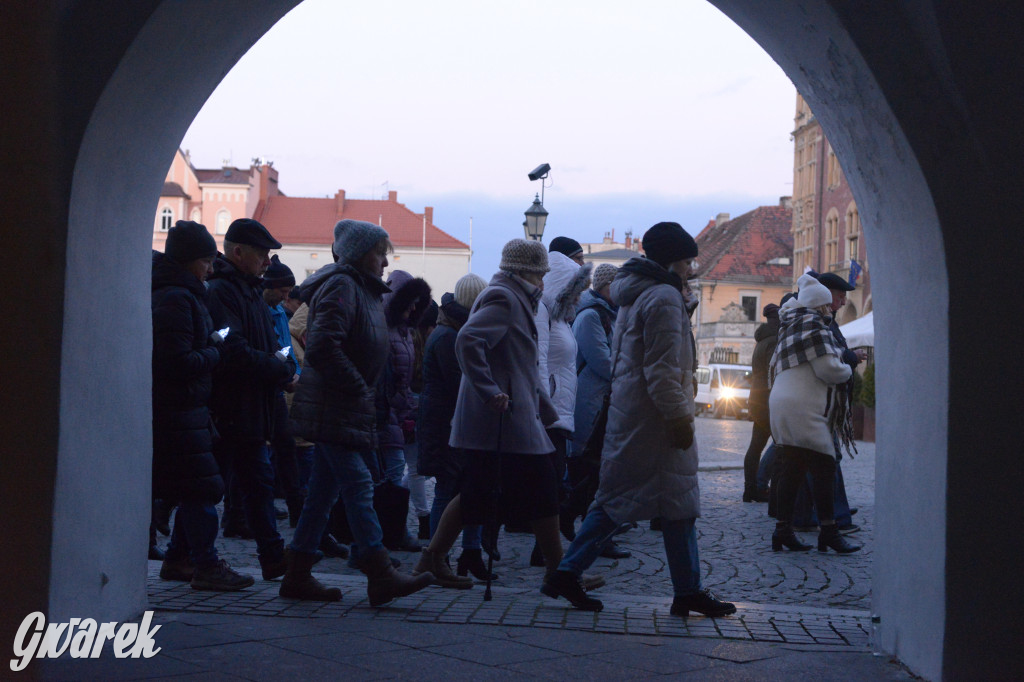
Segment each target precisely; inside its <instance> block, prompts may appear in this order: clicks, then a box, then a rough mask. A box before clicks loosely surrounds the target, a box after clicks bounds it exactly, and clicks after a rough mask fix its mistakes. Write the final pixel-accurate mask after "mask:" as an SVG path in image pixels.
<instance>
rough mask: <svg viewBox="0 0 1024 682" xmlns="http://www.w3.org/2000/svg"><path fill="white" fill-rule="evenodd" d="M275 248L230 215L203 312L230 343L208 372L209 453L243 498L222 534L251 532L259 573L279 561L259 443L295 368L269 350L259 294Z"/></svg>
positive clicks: (281, 567)
mask: <svg viewBox="0 0 1024 682" xmlns="http://www.w3.org/2000/svg"><path fill="white" fill-rule="evenodd" d="M279 248H281V244H280V242H278V241H277V240H276V239H274V238H273V237H272V236H271V235H270V232H268V231H267V228H265V227H264V226H263V225H261V224H260V223H258V222H257V221H255V220H251V219H248V218H242V219H239V220H236V221H234V222H233V223H231V226H230V227H229V228H228V231H227V234H225V235H224V255H223V256H218V257H217V260H216V261H215V262H214V264H213V276H211V277H210V315H211V316H212V317H213V323H214V327H215V328H216V329H222V328H224V327H228V328H230V332H229V333H228V336H227V339H226V340H225V343H226V344H227V345H228V346H230V347H231V348H232V351H233V352H232V353H231V354H230V360H229V361H227V362H224V363H222V365H221V366H220V367H219V368H218V371H217V373H216V374H215V375H214V382H213V401H212V407H213V418H214V424H215V426H216V427H217V430H218V431H219V432H220V436H221V440H220V441H219V442H218V443H217V445H216V447H215V453H216V454H217V459H218V461H219V462H220V463H221V471H222V472H224V473H225V476H226V478H228V481H227V484H228V487H229V488H230V487H231V486H236V487H237V488H238V490H240V492H241V493H242V496H241V497H242V503H243V506H244V517H243V514H242V509H239V508H238V505H237V504H232V505H231V508H230V510H228V509H225V517H226V522H225V529H224V534H225V535H228V536H234V535H239V536H245V535H248V534H249V533H251V537H254V538H255V539H256V548H257V553H258V555H259V560H260V566H261V567H262V569H263V578H264V580H272V579H274V578H277V577H280V576H282V575H284V572H285V568H286V566H285V562H284V540H283V539H282V538H281V535H280V534H279V533H278V532H277V518H276V512H275V510H274V470H273V468H272V467H271V465H270V459H269V454H268V451H267V448H266V447H265V445H266V443H267V441H268V440H271V439H272V437H273V425H274V402H275V399H276V396H277V394H278V393H279V392H280V391H281V390H282V389H290V387H291V386H292V385H293V384H292V382H293V381H294V375H295V365H294V363H293V362H292V361H291V360H290V359H288V360H281V359H279V358H278V357H276V356H275V353H276V352H277V351H278V350H279V349H280V347H281V345H280V343H279V342H278V339H277V335H276V334H275V332H274V325H273V322H272V320H271V317H270V309H269V308H268V307H267V304H266V303H265V302H264V300H263V286H262V285H263V280H262V277H263V274H264V273H265V272H266V271H267V268H268V267H269V266H270V258H269V253H270V249H279ZM229 498H230V495H226V496H225V506H226V507H227V504H228V500H229ZM235 499H236V502H237V498H235Z"/></svg>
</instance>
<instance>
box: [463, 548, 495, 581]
mask: <svg viewBox="0 0 1024 682" xmlns="http://www.w3.org/2000/svg"><path fill="white" fill-rule="evenodd" d="M455 568H456V572H457V573H458V574H459V575H460V576H463V575H466V574H467V573H472V574H473V577H474V578H476V579H477V580H480V581H486V580H487V579H488V578H487V564H485V563H484V558H483V555H482V554H481V551H480V550H479V549H463V550H462V554H461V555H459V560H458V561H457V562H455ZM490 579H491V580H497V579H498V574H497V573H491V574H490Z"/></svg>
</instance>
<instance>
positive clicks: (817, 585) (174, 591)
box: [149, 418, 874, 650]
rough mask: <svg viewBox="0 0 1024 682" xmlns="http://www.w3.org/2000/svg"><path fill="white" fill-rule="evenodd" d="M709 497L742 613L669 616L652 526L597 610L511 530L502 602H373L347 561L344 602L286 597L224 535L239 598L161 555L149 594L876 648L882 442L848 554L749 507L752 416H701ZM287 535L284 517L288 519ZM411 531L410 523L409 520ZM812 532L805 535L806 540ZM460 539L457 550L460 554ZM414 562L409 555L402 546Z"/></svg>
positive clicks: (708, 549) (468, 597) (714, 580)
mask: <svg viewBox="0 0 1024 682" xmlns="http://www.w3.org/2000/svg"><path fill="white" fill-rule="evenodd" d="M697 434H698V447H699V449H700V452H701V472H700V475H699V476H700V486H701V503H702V510H703V516H702V518H701V519H700V521H699V522H698V525H697V527H698V531H699V542H700V551H701V563H702V566H703V569H704V570H703V573H704V576H703V579H704V584H705V586H707V587H711V588H712V589H713V590H714V591H715V592H716V593H717V594H718V595H719V596H720V597H722V598H726V599H729V600H731V601H735V602H737V604H738V606H739V613H738V614H737V616H736V617H734V618H727V619H705V618H696V617H695V618H691V619H689V621H687V622H683V621H681V620H680V619H676V618H669V617H667V611H668V606H669V604H670V603H671V594H672V590H671V582H670V577H669V574H668V569H667V566H666V564H665V559H664V550H663V545H662V541H661V534H660V533H657V532H652V531H651V530H650V529H649V527H648V526H647V524H642V525H641V527H639V528H637V529H634V530H632V531H629V532H627V533H625V534H624V535H622V536H620V538H619V539H620V544H621V546H623V547H625V548H627V549H629V550H630V551H632V552H633V556H632V557H630V558H628V559H622V560H609V559H599V560H598V561H597V563H596V564H595V565H594V567H593V569H592V572H595V573H601V574H603V575H604V576H605V577H606V578H607V581H608V584H607V586H606V587H604V588H602V589H600V590H599V591H598V592H597V593H595V594H596V595H597V596H599V597H600V598H601V599H603V600H604V601H605V605H606V606H605V610H604V611H603V612H601V613H600V614H597V615H595V614H592V613H584V612H579V611H575V610H573V609H570V608H567V604H566V603H565V602H564V601H553V600H550V599H546V598H544V597H542V596H541V595H540V594H539V593H538V587H539V585H540V581H541V578H542V575H543V569H541V568H532V567H530V566H529V556H530V552H531V549H532V547H533V538H532V536H530V535H524V534H508V533H505V534H504V535H503V537H502V541H501V550H502V561H500V562H498V563H496V564H495V571H496V572H497V573H499V574H500V580H499V581H497V582H496V583H495V585H494V599H493V600H492V601H490V602H484V601H483V600H482V596H483V588H482V587H477V588H475V589H473V590H469V591H452V590H443V589H440V588H431V589H429V590H425V591H424V592H421V593H418V594H417V595H413V596H412V597H407V598H404V599H402V600H399V601H398V602H396V604H395V605H394V606H393V607H392V608H390V609H384V610H373V609H368V608H367V604H366V602H365V579H364V578H363V577H362V576H361V575H360V574H359V573H358V572H357V571H355V570H353V569H351V568H349V567H348V566H347V564H346V562H345V561H344V560H341V559H324V560H323V561H322V562H321V563H319V564H318V565H317V567H316V569H315V571H316V573H317V574H318V576H320V577H321V579H322V580H324V581H325V582H327V583H329V584H333V585H337V586H339V587H341V588H342V590H343V592H344V593H345V598H344V600H343V601H342V602H338V603H335V604H326V605H324V604H312V603H304V602H294V601H288V600H282V599H280V598H278V597H277V585H278V584H277V583H268V582H264V581H262V580H259V575H258V561H257V559H256V552H255V544H254V543H253V542H252V541H243V540H237V539H227V538H219V539H218V547H219V549H220V551H221V554H222V556H223V557H224V558H225V559H227V560H228V561H229V562H230V563H231V564H232V566H234V567H235V568H238V569H240V570H244V571H248V572H251V573H253V574H254V575H256V576H257V583H256V586H254V588H252V589H250V590H246V591H244V592H239V593H233V594H216V593H202V592H195V591H193V590H191V589H189V587H188V586H187V585H184V584H180V583H169V582H165V581H161V580H160V579H159V578H158V577H157V576H156V571H157V570H158V568H159V564H158V563H157V562H151V563H150V580H149V595H150V602H151V604H152V605H153V607H154V608H157V609H161V610H165V611H188V612H197V611H205V612H210V611H214V612H217V613H224V614H237V615H265V616H299V617H315V618H319V617H328V616H332V617H338V616H339V615H348V616H351V615H355V614H359V615H360V617H370V618H373V619H375V620H380V621H388V622H390V621H395V622H397V621H402V622H404V623H407V624H411V623H427V622H430V623H462V624H476V625H498V626H529V627H540V628H549V629H552V628H554V629H562V630H583V631H591V632H616V633H621V634H632V635H662V636H669V637H673V636H691V637H712V638H724V639H730V640H746V641H755V642H773V643H784V644H787V645H818V646H821V645H829V646H840V647H853V648H855V649H860V650H865V649H867V648H868V647H869V646H870V618H869V614H868V611H867V609H868V608H869V601H870V571H871V556H872V552H871V530H872V519H873V507H874V492H873V482H874V446H873V444H871V443H858V447H859V450H860V454H859V455H858V456H857V457H856V459H855V460H854V461H848V460H844V474H845V477H846V482H847V491H848V495H849V497H850V500H851V504H853V505H854V506H857V507H858V508H859V510H860V511H859V513H858V514H857V516H856V517H855V519H854V520H855V522H856V523H858V524H859V525H860V526H861V528H862V529H861V531H860V532H858V533H856V534H854V535H852V536H851V538H853V539H855V540H856V541H857V542H862V543H864V545H865V547H864V549H863V550H862V551H861V552H858V553H856V554H853V555H848V556H839V555H836V554H834V553H828V554H820V553H818V552H816V551H811V552H804V553H790V552H778V553H776V552H772V551H771V547H770V537H771V532H772V530H773V527H774V521H773V520H772V519H770V518H769V517H768V516H767V514H766V507H767V505H765V504H753V503H743V502H742V501H741V494H742V488H743V473H742V458H743V454H744V452H745V450H746V446H747V442H748V440H749V435H750V423H749V422H742V421H734V420H721V421H719V420H714V419H710V418H707V419H699V420H698V427H697ZM279 527H280V530H281V533H282V535H283V536H284V537H285V538H286V540H288V539H290V537H291V535H292V532H293V531H292V529H290V528H289V527H288V524H287V522H281V523H280V524H279ZM410 527H412V526H411V525H410ZM813 539H814V536H813V534H804V540H805V541H811V540H813ZM459 551H460V550H459V549H458V544H456V548H455V550H454V552H453V555H454V556H457V554H458V552H459ZM394 556H395V557H397V558H399V559H401V560H402V562H403V564H404V565H405V566H406V567H408V566H409V565H411V564H412V563H413V562H414V561H415V560H416V558H417V557H416V555H415V554H412V553H402V552H397V553H394Z"/></svg>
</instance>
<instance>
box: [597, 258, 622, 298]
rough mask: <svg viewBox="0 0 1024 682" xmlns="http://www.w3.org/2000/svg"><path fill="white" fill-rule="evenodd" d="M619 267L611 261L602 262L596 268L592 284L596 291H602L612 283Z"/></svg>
mask: <svg viewBox="0 0 1024 682" xmlns="http://www.w3.org/2000/svg"><path fill="white" fill-rule="evenodd" d="M618 272H619V269H618V268H617V267H615V266H614V265H612V264H611V263H601V264H600V265H598V266H597V267H596V268H594V275H593V283H592V284H591V285H590V286H591V288H593V290H594V291H601V289H603V288H604V287H605V286H607V285H609V284H611V283H612V280H613V279H615V275H617V274H618Z"/></svg>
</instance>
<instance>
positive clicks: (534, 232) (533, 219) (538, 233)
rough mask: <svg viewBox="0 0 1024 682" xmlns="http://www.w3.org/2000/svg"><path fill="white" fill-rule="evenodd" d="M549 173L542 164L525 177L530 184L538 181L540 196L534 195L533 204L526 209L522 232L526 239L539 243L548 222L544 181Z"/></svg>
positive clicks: (547, 166)
mask: <svg viewBox="0 0 1024 682" xmlns="http://www.w3.org/2000/svg"><path fill="white" fill-rule="evenodd" d="M550 172H551V166H550V165H548V164H546V163H542V164H541V165H539V166H537V167H536V168H534V169H533V170H532V171H530V173H529V174H528V175H527V177H529V178H530V182H533V181H534V180H540V194H535V195H534V197H533V203H532V204H530V208H528V209H526V220H525V221H524V222H523V231H524V232H526V238H527V239H535V240H537V241H540V240H541V238H542V237H543V236H544V224H545V223H546V222H547V221H548V212H547V210H546V209H545V208H544V197H543V194H544V181H545V180H546V179H547V177H548V174H549V173H550Z"/></svg>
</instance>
